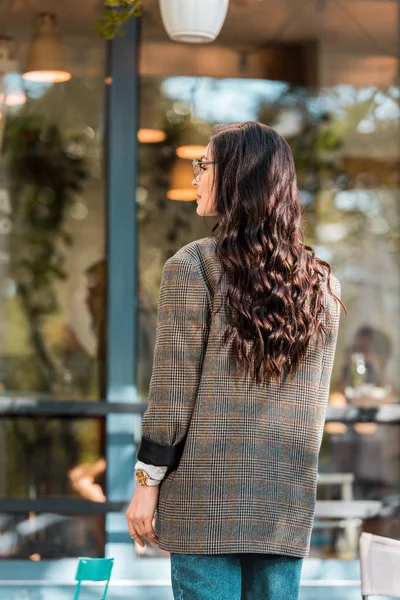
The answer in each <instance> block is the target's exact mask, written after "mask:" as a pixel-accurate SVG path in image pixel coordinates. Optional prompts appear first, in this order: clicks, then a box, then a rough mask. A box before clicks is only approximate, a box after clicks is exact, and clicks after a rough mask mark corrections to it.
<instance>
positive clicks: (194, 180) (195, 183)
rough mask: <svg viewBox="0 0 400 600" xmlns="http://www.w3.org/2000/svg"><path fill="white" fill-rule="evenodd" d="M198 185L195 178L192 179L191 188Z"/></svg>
mask: <svg viewBox="0 0 400 600" xmlns="http://www.w3.org/2000/svg"><path fill="white" fill-rule="evenodd" d="M198 185H199V182H198V181H196V178H195V177H193V180H192V186H193V187H197V186H198Z"/></svg>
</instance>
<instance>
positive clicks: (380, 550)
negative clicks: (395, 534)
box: [360, 533, 400, 600]
mask: <svg viewBox="0 0 400 600" xmlns="http://www.w3.org/2000/svg"><path fill="white" fill-rule="evenodd" d="M360 567H361V593H362V597H363V600H367V598H368V596H389V597H390V598H399V597H400V542H398V541H397V540H392V539H390V538H386V537H381V536H379V535H372V534H371V533H362V534H361V536H360Z"/></svg>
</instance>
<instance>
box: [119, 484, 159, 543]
mask: <svg viewBox="0 0 400 600" xmlns="http://www.w3.org/2000/svg"><path fill="white" fill-rule="evenodd" d="M159 487H160V486H159V485H152V486H147V485H140V484H137V487H136V490H135V494H134V496H133V498H132V500H131V503H130V505H129V506H128V510H127V511H126V513H125V515H126V519H127V521H128V529H129V534H130V536H131V537H132V538H134V539H135V540H136V541H137V542H138V544H139V545H140V546H141V547H142V548H144V546H145V543H144V542H143V540H142V539H141V538H142V537H144V538H146V539H147V540H148V541H149V542H151V543H152V544H156V543H157V542H158V535H157V534H156V533H155V532H154V529H153V518H154V513H155V511H156V508H157V504H158V494H159Z"/></svg>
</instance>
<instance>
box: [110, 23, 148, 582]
mask: <svg viewBox="0 0 400 600" xmlns="http://www.w3.org/2000/svg"><path fill="white" fill-rule="evenodd" d="M139 26H140V20H139V19H136V18H131V19H130V20H129V22H128V23H127V25H126V26H125V27H124V28H125V30H126V34H125V35H124V36H118V35H117V36H116V37H115V38H114V39H113V40H112V41H111V42H109V43H108V79H106V82H107V81H108V82H109V85H108V97H107V135H106V138H107V139H106V168H107V206H108V208H107V336H106V337H107V392H106V400H107V402H136V401H137V394H136V381H135V365H136V352H135V349H136V345H135V340H136V323H137V319H136V314H137V303H136V297H137V289H136V270H137V247H136V239H137V235H136V176H137V162H138V150H137V129H138V98H139V94H138V68H137V61H138V48H139ZM134 418H135V417H133V416H132V417H130V418H127V417H126V416H124V415H110V416H108V417H107V423H106V445H107V446H106V447H107V451H106V455H107V471H106V485H107V498H108V500H116V501H123V500H126V499H128V498H131V497H132V496H133V492H134V481H133V476H134V462H135V452H136V448H135V446H134V445H133V428H134ZM106 556H113V557H115V559H116V561H115V571H116V573H114V575H115V576H118V573H120V574H121V575H122V572H123V571H124V572H125V573H124V574H125V576H126V571H125V569H124V565H126V564H127V563H129V564H130V565H132V561H133V560H135V553H134V546H133V543H132V540H131V539H130V537H129V535H128V532H127V525H126V519H125V514H123V513H121V514H119V513H115V514H109V515H107V517H106ZM121 569H122V571H121Z"/></svg>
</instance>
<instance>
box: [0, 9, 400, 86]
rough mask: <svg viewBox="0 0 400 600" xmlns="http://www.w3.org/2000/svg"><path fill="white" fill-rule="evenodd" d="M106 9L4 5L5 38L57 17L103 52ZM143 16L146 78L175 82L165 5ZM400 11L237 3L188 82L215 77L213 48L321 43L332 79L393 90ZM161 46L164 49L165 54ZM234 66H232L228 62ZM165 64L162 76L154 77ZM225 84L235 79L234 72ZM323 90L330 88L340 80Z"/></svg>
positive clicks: (194, 52) (199, 49)
mask: <svg viewBox="0 0 400 600" xmlns="http://www.w3.org/2000/svg"><path fill="white" fill-rule="evenodd" d="M199 1H201V0H199ZM102 6H103V2H102V1H101V0H84V1H83V0H69V1H68V2H65V1H63V0H0V34H2V33H6V34H9V35H12V36H14V37H15V39H16V40H18V37H21V38H23V40H22V39H21V42H22V41H23V42H26V41H27V40H28V39H29V37H30V32H31V31H32V29H33V25H34V21H35V15H36V14H37V13H38V12H41V11H53V12H56V14H57V15H58V18H59V25H60V30H61V33H62V34H63V36H65V37H69V36H75V37H76V38H78V37H79V38H81V40H80V42H77V43H76V45H77V47H78V46H79V43H83V40H85V42H86V43H87V44H88V45H89V46H91V48H92V49H93V48H94V47H95V46H96V47H100V48H101V45H102V39H101V38H99V36H98V35H97V32H96V30H95V26H94V21H95V19H96V18H98V17H99V15H100V12H101V8H102ZM143 8H144V15H143V18H142V21H141V25H142V28H141V29H142V39H143V42H144V47H148V52H147V54H146V51H144V54H145V55H146V56H147V58H146V56H145V59H144V62H146V61H147V63H148V64H149V65H150V66H149V67H143V69H144V70H142V72H145V73H148V74H160V75H162V74H165V75H167V74H168V75H169V74H170V73H167V72H166V71H165V69H166V68H167V66H168V63H169V62H171V61H172V58H171V59H170V58H169V54H168V51H169V52H170V53H171V57H172V56H176V55H177V54H179V52H180V48H179V45H177V44H175V43H174V42H171V41H170V40H169V38H168V36H167V34H166V32H165V30H164V27H163V24H162V21H161V15H160V10H159V6H158V0H143ZM398 11H400V4H399V3H398V2H396V0H279V2H277V0H230V5H229V10H228V16H227V19H226V21H225V23H224V26H223V28H222V31H221V33H220V35H219V37H218V38H217V40H216V41H215V42H214V43H212V44H207V45H197V46H193V45H191V46H189V45H186V46H185V52H186V54H187V56H186V59H187V60H186V66H185V68H183V67H182V74H187V71H188V70H189V71H190V69H192V70H193V75H196V74H199V75H205V74H207V62H206V61H210V60H212V56H213V54H212V50H213V48H214V50H217V49H219V50H221V51H222V48H221V46H222V47H223V48H224V51H225V52H228V53H229V52H230V53H232V55H233V53H234V54H235V56H237V55H238V53H240V52H252V51H256V50H260V49H262V48H263V47H265V46H266V45H268V44H270V43H271V42H276V43H299V42H305V41H317V42H318V43H319V51H318V52H319V59H320V62H321V65H322V68H323V72H324V73H327V72H328V71H329V73H331V74H333V73H335V74H336V75H338V76H339V80H340V81H343V82H347V81H349V82H351V81H353V80H354V81H357V82H359V83H360V84H361V85H362V84H365V82H366V80H365V78H363V77H362V76H361V77H359V75H360V72H361V75H362V74H363V73H365V74H366V75H368V73H371V69H372V75H371V76H370V79H371V77H372V81H371V83H373V82H374V81H375V80H376V81H377V82H378V83H377V84H379V78H381V79H382V78H383V79H384V81H385V82H386V81H390V82H393V80H394V78H395V76H396V71H397V64H396V58H395V57H396V56H397V55H398V50H399V42H398V36H399V31H398V26H397V24H398V23H399V17H398V14H397V12H398ZM28 34H29V35H28ZM158 44H163V46H162V47H161V46H160V47H159V50H158V51H157V45H158ZM68 45H70V44H68ZM210 51H211V53H210ZM221 56H222V55H221ZM163 57H164V58H165V60H164V66H162V65H163ZM321 57H322V58H321ZM174 60H175V58H174ZM221 60H222V59H221ZM224 60H225V59H224ZM226 60H227V64H228V63H229V60H230V58H229V56H228V55H226ZM158 61H159V62H160V68H159V69H158V71H159V72H157V73H154V72H153V70H154V68H155V69H156V71H157V64H156V63H157V62H158ZM78 62H79V61H78ZM81 62H82V61H81ZM221 64H222V66H223V61H222V63H221ZM235 64H236V63H235ZM155 65H156V66H155ZM208 65H210V69H211V71H210V75H211V76H220V75H219V74H218V72H216V73H214V74H213V73H212V65H211V63H210V62H208ZM77 66H78V67H79V65H77ZM164 67H165V68H164ZM152 69H153V70H152ZM163 69H164V71H163ZM171 69H172V71H173V70H174V69H175V73H176V74H181V72H180V70H179V69H180V66H179V62H178V63H176V64H175V63H172V62H171ZM233 71H234V72H235V73H236V75H232V76H238V75H239V74H238V73H237V69H236V67H235V70H233ZM233 71H232V73H233ZM341 73H343V76H342V75H340V74H341ZM225 76H229V69H227V74H226V75H225ZM321 82H322V83H326V84H328V85H330V84H331V83H333V80H332V81H330V80H329V79H328V80H326V81H321ZM356 85H358V83H357V84H356Z"/></svg>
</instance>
